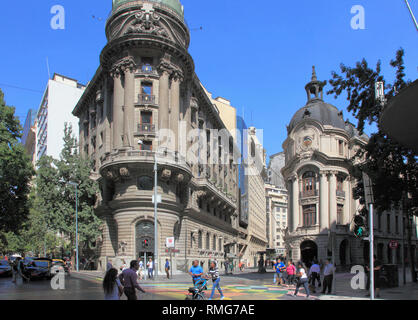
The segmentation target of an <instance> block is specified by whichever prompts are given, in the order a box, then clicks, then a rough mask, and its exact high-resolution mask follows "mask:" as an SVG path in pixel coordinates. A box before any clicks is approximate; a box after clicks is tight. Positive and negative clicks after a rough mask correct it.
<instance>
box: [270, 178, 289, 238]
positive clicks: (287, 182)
mask: <svg viewBox="0 0 418 320" xmlns="http://www.w3.org/2000/svg"><path fill="white" fill-rule="evenodd" d="M286 187H287V194H288V199H287V227H288V228H289V232H292V231H293V230H294V229H293V209H292V205H293V192H292V181H291V180H289V181H286ZM275 228H276V227H275ZM274 241H276V240H274Z"/></svg>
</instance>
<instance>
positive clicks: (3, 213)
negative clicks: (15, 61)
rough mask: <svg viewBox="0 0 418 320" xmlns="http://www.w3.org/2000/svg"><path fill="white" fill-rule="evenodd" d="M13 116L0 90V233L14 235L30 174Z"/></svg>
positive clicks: (25, 208)
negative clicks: (12, 233)
mask: <svg viewBox="0 0 418 320" xmlns="http://www.w3.org/2000/svg"><path fill="white" fill-rule="evenodd" d="M14 113H15V109H14V108H13V107H9V106H7V105H6V103H5V101H4V94H3V92H2V91H1V90H0V233H7V232H16V231H18V230H19V228H20V227H21V226H22V223H23V222H24V221H25V220H26V218H27V216H28V213H29V209H28V194H29V191H30V187H29V181H30V179H31V177H32V176H33V174H34V171H33V168H32V164H31V162H30V159H29V157H28V156H27V155H26V154H25V151H24V148H23V146H22V144H21V143H20V141H19V139H20V137H21V131H22V127H21V126H20V123H19V120H18V119H17V118H16V117H15V115H14ZM3 241H5V239H4V236H3Z"/></svg>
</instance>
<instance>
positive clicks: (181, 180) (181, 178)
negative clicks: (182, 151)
mask: <svg viewBox="0 0 418 320" xmlns="http://www.w3.org/2000/svg"><path fill="white" fill-rule="evenodd" d="M176 181H177V182H179V183H182V182H183V181H184V174H182V173H179V174H177V175H176Z"/></svg>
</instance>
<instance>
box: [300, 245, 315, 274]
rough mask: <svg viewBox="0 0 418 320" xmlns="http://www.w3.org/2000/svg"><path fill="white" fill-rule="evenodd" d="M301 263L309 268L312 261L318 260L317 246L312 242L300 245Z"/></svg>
mask: <svg viewBox="0 0 418 320" xmlns="http://www.w3.org/2000/svg"><path fill="white" fill-rule="evenodd" d="M300 253H301V257H302V262H303V263H304V264H305V265H306V267H307V268H310V267H311V265H312V261H313V260H315V259H318V246H317V245H316V243H315V242H313V241H312V240H305V241H303V242H302V243H301V244H300Z"/></svg>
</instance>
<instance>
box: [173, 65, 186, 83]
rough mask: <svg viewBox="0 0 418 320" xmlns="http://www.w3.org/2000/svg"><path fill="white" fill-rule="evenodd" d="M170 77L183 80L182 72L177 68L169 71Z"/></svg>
mask: <svg viewBox="0 0 418 320" xmlns="http://www.w3.org/2000/svg"><path fill="white" fill-rule="evenodd" d="M171 79H172V80H173V81H179V82H183V80H184V73H183V71H182V70H181V69H179V68H175V69H174V70H173V72H172V73H171Z"/></svg>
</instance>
